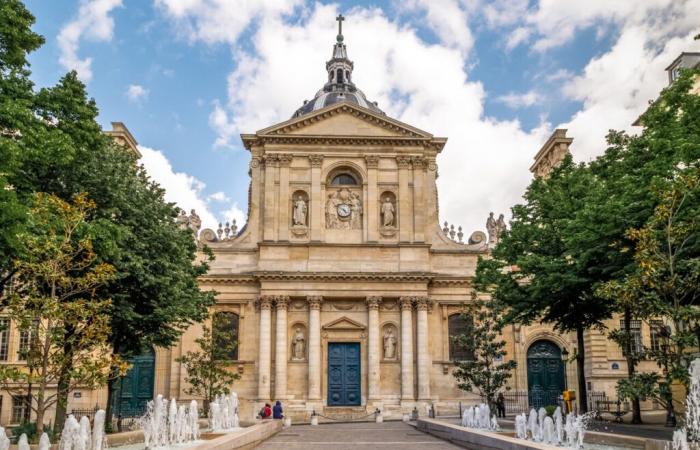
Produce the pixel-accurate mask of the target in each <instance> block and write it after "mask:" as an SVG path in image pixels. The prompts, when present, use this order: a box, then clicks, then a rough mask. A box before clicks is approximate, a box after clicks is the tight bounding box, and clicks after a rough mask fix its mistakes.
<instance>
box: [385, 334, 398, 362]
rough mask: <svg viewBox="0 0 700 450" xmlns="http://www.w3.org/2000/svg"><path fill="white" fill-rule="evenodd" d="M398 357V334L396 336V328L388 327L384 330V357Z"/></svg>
mask: <svg viewBox="0 0 700 450" xmlns="http://www.w3.org/2000/svg"><path fill="white" fill-rule="evenodd" d="M394 358H396V336H394V328H393V327H387V329H386V331H385V332H384V359H394Z"/></svg>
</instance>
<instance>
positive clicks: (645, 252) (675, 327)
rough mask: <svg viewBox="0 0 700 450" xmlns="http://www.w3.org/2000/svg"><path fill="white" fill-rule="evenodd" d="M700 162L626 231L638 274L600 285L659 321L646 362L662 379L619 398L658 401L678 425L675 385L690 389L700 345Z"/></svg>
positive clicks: (683, 171) (638, 380) (678, 174)
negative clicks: (691, 366)
mask: <svg viewBox="0 0 700 450" xmlns="http://www.w3.org/2000/svg"><path fill="white" fill-rule="evenodd" d="M698 164H700V163H697V162H696V165H694V166H691V167H684V166H680V167H677V168H676V171H675V173H674V174H673V175H672V176H671V178H670V179H668V180H666V182H665V183H660V184H659V185H658V186H657V187H656V188H655V189H654V190H653V193H654V194H655V195H654V196H655V197H657V198H658V199H659V202H658V205H657V206H656V208H655V210H654V214H653V215H652V217H651V218H650V219H649V221H648V222H647V223H646V225H645V226H644V227H642V228H640V229H632V230H629V231H628V233H627V234H628V236H629V238H630V239H631V240H632V241H633V242H634V243H635V253H634V260H635V264H636V269H635V271H634V272H632V273H630V274H629V275H627V276H626V277H625V278H624V279H622V280H612V281H610V282H608V283H606V284H605V285H603V286H601V288H600V290H601V291H602V292H603V293H604V294H607V295H608V296H612V295H622V296H625V297H630V298H634V299H635V302H634V304H633V305H631V308H632V310H633V311H634V314H635V315H636V316H637V317H640V318H641V319H644V320H646V321H648V322H652V321H655V320H659V319H661V320H662V321H663V322H665V323H666V324H668V325H670V326H668V325H666V326H663V328H662V329H660V330H658V335H659V336H660V338H661V340H662V343H661V345H659V346H657V347H656V348H650V349H647V351H646V352H645V354H646V356H647V357H648V358H651V359H653V360H654V361H656V362H657V364H658V365H659V367H660V368H662V369H663V376H662V377H658V376H656V377H653V376H652V375H654V374H638V375H637V376H636V377H633V378H632V379H630V380H629V381H627V380H626V382H623V383H620V384H619V385H618V387H619V392H620V395H623V396H628V397H634V396H635V395H638V396H654V395H656V396H658V397H661V398H663V403H664V405H665V406H666V408H667V411H668V420H667V421H668V424H669V425H675V423H674V422H675V420H674V417H675V411H674V405H673V397H672V391H671V385H672V383H673V382H674V381H675V380H680V381H681V382H683V383H684V384H685V385H686V387H687V386H688V371H687V368H688V366H689V363H690V361H691V359H693V358H694V356H693V355H692V354H691V353H690V352H689V350H690V349H692V348H694V347H697V345H698V342H699V341H698V335H697V333H698V330H699V329H700V307H699V306H700V305H699V304H698V303H700V165H698Z"/></svg>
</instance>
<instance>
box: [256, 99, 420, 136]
mask: <svg viewBox="0 0 700 450" xmlns="http://www.w3.org/2000/svg"><path fill="white" fill-rule="evenodd" d="M256 135H258V136H280V135H297V136H368V137H382V136H383V137H404V138H432V137H433V136H432V135H431V134H430V133H427V132H425V131H422V130H419V129H418V128H415V127H412V126H410V125H408V124H405V123H403V122H400V121H398V120H395V119H392V118H390V117H387V116H385V115H383V114H379V113H376V112H374V111H372V110H370V109H367V108H363V107H361V106H358V105H355V104H353V103H347V102H342V103H335V104H333V105H330V106H327V107H325V108H323V109H319V110H318V111H314V112H313V113H310V114H306V115H303V116H301V117H295V118H292V119H290V120H288V121H286V122H282V123H280V124H277V125H273V126H271V127H268V128H265V129H263V130H260V131H258V132H257V133H256Z"/></svg>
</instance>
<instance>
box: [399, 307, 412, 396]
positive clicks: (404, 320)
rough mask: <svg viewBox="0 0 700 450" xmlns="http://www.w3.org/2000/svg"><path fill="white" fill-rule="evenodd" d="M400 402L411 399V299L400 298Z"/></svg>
mask: <svg viewBox="0 0 700 450" xmlns="http://www.w3.org/2000/svg"><path fill="white" fill-rule="evenodd" d="M399 303H400V305H401V400H414V397H413V317H412V311H413V297H401V298H400V299H399Z"/></svg>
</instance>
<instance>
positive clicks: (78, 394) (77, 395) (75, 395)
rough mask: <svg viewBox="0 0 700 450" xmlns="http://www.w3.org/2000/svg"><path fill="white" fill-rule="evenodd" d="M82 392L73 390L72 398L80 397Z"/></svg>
mask: <svg viewBox="0 0 700 450" xmlns="http://www.w3.org/2000/svg"><path fill="white" fill-rule="evenodd" d="M82 397H83V393H82V392H73V398H82Z"/></svg>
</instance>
